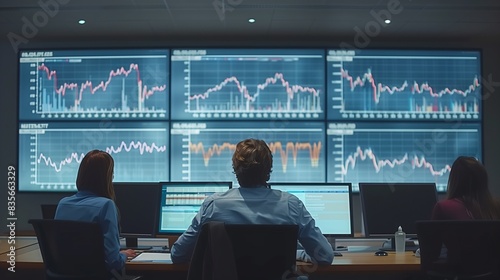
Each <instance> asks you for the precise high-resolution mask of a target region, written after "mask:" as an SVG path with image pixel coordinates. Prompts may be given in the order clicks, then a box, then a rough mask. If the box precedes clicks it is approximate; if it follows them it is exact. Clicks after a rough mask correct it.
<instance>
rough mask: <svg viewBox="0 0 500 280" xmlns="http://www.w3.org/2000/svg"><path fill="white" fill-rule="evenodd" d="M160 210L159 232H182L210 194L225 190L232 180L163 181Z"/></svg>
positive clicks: (228, 187)
mask: <svg viewBox="0 0 500 280" xmlns="http://www.w3.org/2000/svg"><path fill="white" fill-rule="evenodd" d="M160 184H161V198H160V211H159V220H158V221H159V224H158V233H159V234H174V235H176V234H182V233H183V232H184V231H185V230H186V229H187V228H188V227H189V225H191V221H192V220H193V218H194V216H195V215H196V214H197V213H198V211H199V210H200V206H201V204H202V203H203V201H204V200H205V198H207V197H208V196H210V195H212V194H214V193H217V192H225V191H227V190H229V189H230V188H231V187H232V183H231V182H163V183H160Z"/></svg>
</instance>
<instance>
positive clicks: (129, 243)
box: [120, 237, 153, 250]
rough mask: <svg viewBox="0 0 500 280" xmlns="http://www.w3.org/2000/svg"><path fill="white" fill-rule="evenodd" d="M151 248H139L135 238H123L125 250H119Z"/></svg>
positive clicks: (150, 247) (144, 248)
mask: <svg viewBox="0 0 500 280" xmlns="http://www.w3.org/2000/svg"><path fill="white" fill-rule="evenodd" d="M152 248H153V247H152V246H139V245H138V241H137V237H126V238H125V248H123V247H122V248H121V249H120V250H126V249H132V250H151V249H152Z"/></svg>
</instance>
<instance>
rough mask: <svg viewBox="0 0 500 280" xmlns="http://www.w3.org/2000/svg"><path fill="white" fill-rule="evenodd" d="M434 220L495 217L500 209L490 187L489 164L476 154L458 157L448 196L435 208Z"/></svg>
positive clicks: (451, 173) (449, 179)
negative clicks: (487, 165)
mask: <svg viewBox="0 0 500 280" xmlns="http://www.w3.org/2000/svg"><path fill="white" fill-rule="evenodd" d="M432 219H433V220H474V219H476V220H495V219H500V209H499V206H498V204H497V203H496V202H495V200H494V199H493V197H492V195H491V193H490V190H489V189H488V174H487V172H486V168H485V167H484V166H483V165H482V164H481V163H480V162H479V161H478V160H477V159H476V158H473V157H465V156H460V157H458V158H457V159H456V160H455V162H453V165H452V167H451V172H450V176H449V178H448V191H447V195H446V199H445V200H442V201H439V202H438V203H436V205H435V206H434V209H433V212H432Z"/></svg>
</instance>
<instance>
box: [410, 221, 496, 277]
mask: <svg viewBox="0 0 500 280" xmlns="http://www.w3.org/2000/svg"><path fill="white" fill-rule="evenodd" d="M416 226H417V235H418V242H419V246H420V263H421V268H422V270H423V271H424V272H429V271H434V272H436V271H438V272H439V271H444V272H449V273H451V274H453V275H455V276H456V275H458V276H460V275H474V274H475V275H480V274H485V275H486V274H488V275H498V274H497V273H498V272H499V271H498V269H499V267H500V221H485V220H467V221H452V220H439V221H418V222H417V223H416Z"/></svg>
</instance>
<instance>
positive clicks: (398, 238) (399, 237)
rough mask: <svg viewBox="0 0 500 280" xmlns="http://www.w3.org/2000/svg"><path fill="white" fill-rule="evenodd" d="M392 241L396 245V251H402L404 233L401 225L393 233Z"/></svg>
mask: <svg viewBox="0 0 500 280" xmlns="http://www.w3.org/2000/svg"><path fill="white" fill-rule="evenodd" d="M394 243H395V245H396V253H404V252H405V245H406V233H404V231H403V228H401V226H399V227H398V231H396V233H395V234H394Z"/></svg>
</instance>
